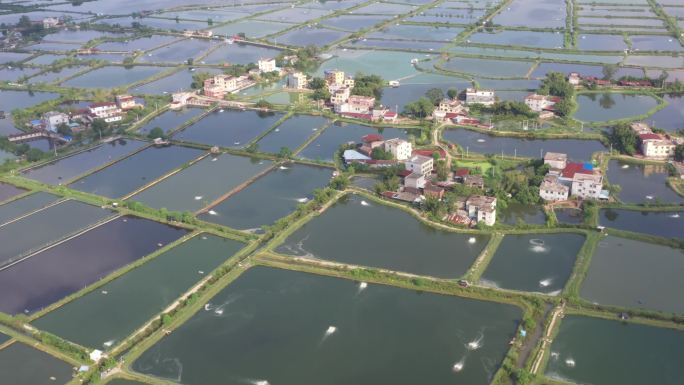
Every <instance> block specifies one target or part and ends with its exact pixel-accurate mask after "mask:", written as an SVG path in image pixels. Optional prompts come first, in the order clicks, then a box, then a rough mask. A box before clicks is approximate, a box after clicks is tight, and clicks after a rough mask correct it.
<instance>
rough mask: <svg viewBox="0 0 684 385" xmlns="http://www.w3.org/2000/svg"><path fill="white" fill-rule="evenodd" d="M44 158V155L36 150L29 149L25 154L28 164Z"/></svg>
mask: <svg viewBox="0 0 684 385" xmlns="http://www.w3.org/2000/svg"><path fill="white" fill-rule="evenodd" d="M44 156H45V153H44V152H43V151H41V150H39V149H37V148H31V149H29V150H28V151H27V152H26V160H28V161H29V162H36V161H39V160H41V159H43V157H44Z"/></svg>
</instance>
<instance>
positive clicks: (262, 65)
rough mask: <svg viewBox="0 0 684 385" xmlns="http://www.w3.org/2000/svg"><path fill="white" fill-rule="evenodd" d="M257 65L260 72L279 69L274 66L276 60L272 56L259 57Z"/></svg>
mask: <svg viewBox="0 0 684 385" xmlns="http://www.w3.org/2000/svg"><path fill="white" fill-rule="evenodd" d="M257 66H258V67H259V72H261V73H265V72H274V71H279V70H280V69H279V68H278V67H276V61H275V59H273V58H266V59H259V61H258V62H257Z"/></svg>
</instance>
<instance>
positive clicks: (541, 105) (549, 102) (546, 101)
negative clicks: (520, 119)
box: [525, 94, 561, 112]
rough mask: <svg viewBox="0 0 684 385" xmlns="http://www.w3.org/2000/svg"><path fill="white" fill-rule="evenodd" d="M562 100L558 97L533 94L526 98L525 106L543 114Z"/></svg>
mask: <svg viewBox="0 0 684 385" xmlns="http://www.w3.org/2000/svg"><path fill="white" fill-rule="evenodd" d="M560 100H561V99H560V98H559V97H557V96H548V95H539V94H532V95H528V96H527V97H526V98H525V104H527V106H528V107H530V109H531V110H532V111H534V112H542V111H545V110H549V109H552V108H553V106H555V105H556V103H558V102H560Z"/></svg>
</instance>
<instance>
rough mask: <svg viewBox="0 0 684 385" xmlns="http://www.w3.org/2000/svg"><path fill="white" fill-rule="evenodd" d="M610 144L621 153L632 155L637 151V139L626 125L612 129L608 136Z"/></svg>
mask: <svg viewBox="0 0 684 385" xmlns="http://www.w3.org/2000/svg"><path fill="white" fill-rule="evenodd" d="M609 140H610V143H612V144H613V147H614V148H615V149H616V150H618V151H620V152H621V153H625V154H629V155H634V154H635V153H636V149H637V142H638V137H637V135H636V133H635V132H634V131H632V129H631V128H630V127H629V125H628V124H627V123H621V124H618V125H617V126H615V127H613V130H612V132H611V133H610V136H609Z"/></svg>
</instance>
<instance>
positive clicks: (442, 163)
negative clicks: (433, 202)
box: [437, 159, 449, 182]
mask: <svg viewBox="0 0 684 385" xmlns="http://www.w3.org/2000/svg"><path fill="white" fill-rule="evenodd" d="M448 177H449V165H448V164H447V162H446V160H444V159H440V160H438V161H437V180H439V181H442V182H443V181H445V180H447V178H448Z"/></svg>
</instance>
